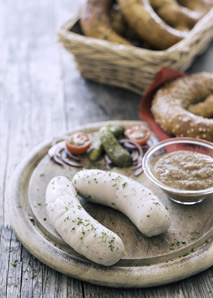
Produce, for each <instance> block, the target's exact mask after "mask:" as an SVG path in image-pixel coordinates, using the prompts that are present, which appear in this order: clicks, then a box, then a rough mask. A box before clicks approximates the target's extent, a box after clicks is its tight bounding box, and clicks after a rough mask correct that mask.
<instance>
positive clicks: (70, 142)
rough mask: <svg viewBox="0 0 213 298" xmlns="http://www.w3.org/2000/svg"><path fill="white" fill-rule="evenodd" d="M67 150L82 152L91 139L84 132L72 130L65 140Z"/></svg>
mask: <svg viewBox="0 0 213 298" xmlns="http://www.w3.org/2000/svg"><path fill="white" fill-rule="evenodd" d="M65 142H66V147H67V150H69V151H70V152H71V153H73V154H77V155H80V154H84V153H85V152H86V151H87V149H88V148H89V147H90V145H91V139H90V137H89V135H88V134H87V133H85V132H74V133H72V134H71V135H70V136H69V138H68V139H66V140H65Z"/></svg>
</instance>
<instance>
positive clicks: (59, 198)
mask: <svg viewBox="0 0 213 298" xmlns="http://www.w3.org/2000/svg"><path fill="white" fill-rule="evenodd" d="M46 209H47V213H48V217H49V220H50V223H51V224H52V225H53V226H54V228H55V229H56V231H57V232H58V233H59V234H60V235H61V237H62V238H63V239H64V241H65V242H66V243H67V244H69V245H70V246H71V247H72V248H73V249H74V250H76V251H77V252H78V253H80V254H82V255H84V256H85V257H86V258H88V259H90V260H92V261H94V262H96V263H98V264H102V265H105V266H111V265H113V264H115V263H117V262H118V261H119V260H120V258H121V257H122V255H123V253H124V252H125V248H124V244H123V242H122V240H121V239H120V237H119V236H118V235H117V234H115V233H113V232H112V231H110V230H109V229H107V228H105V227H104V226H102V225H101V224H100V223H99V222H97V221H96V220H95V219H94V218H92V217H91V216H90V215H89V214H88V213H87V212H86V211H85V210H84V208H83V207H82V206H81V204H80V202H79V199H78V195H77V193H76V190H75V188H74V187H73V185H72V182H71V181H70V180H68V179H67V178H66V177H63V176H58V177H55V178H53V179H52V180H51V181H50V182H49V184H48V186H47V190H46Z"/></svg>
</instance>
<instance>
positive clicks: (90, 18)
mask: <svg viewBox="0 0 213 298" xmlns="http://www.w3.org/2000/svg"><path fill="white" fill-rule="evenodd" d="M111 6H112V0H101V1H100V0H82V1H81V17H80V22H81V28H82V30H83V32H84V34H85V35H87V36H90V37H96V38H99V39H104V40H108V41H112V42H116V43H120V44H124V45H131V43H129V42H128V41H127V40H126V39H124V38H123V37H121V36H120V35H119V34H117V33H116V31H115V30H114V29H113V27H112V24H111V20H110V16H109V10H110V8H111Z"/></svg>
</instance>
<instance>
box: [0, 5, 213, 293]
mask: <svg viewBox="0 0 213 298" xmlns="http://www.w3.org/2000/svg"><path fill="white" fill-rule="evenodd" d="M76 2H77V1H74V0H71V1H66V0H62V1H61V0H55V1H48V0H45V1H31V0H30V1H23V0H22V1H11V0H9V1H7V2H6V1H4V2H3V1H2V2H1V3H0V136H1V138H0V140H1V153H0V268H1V274H0V297H1V298H4V297H35V298H37V297H48V298H51V297H57V298H60V297H169V298H171V297H193V298H194V297H213V268H212V267H211V268H210V269H208V270H206V271H205V272H203V273H200V274H197V275H196V276H193V277H191V278H188V279H186V280H183V281H180V282H177V283H173V284H170V285H166V286H161V287H156V288H149V289H129V290H123V289H112V288H104V287H100V286H95V285H91V284H88V283H86V282H81V281H78V280H75V279H72V278H70V277H67V276H66V275H63V274H60V273H58V272H56V271H54V270H52V269H50V268H48V267H47V266H45V265H43V264H42V263H40V262H39V261H38V260H36V259H35V258H34V257H33V256H32V255H31V254H29V252H28V251H27V250H26V249H25V248H24V247H23V246H22V245H21V243H20V242H19V241H18V240H17V239H16V237H15V236H14V233H13V231H12V229H11V227H10V223H9V221H8V216H7V211H6V203H7V202H6V194H7V191H8V182H9V180H10V177H11V175H12V174H13V172H14V169H15V167H16V166H17V165H18V163H19V162H20V160H21V159H22V158H23V157H24V156H25V155H26V154H28V153H29V152H30V151H31V149H32V148H34V147H35V146H36V145H37V144H39V143H40V142H43V141H44V140H45V139H49V138H51V137H53V136H56V135H60V134H62V133H63V132H64V131H66V130H71V129H72V128H74V127H75V126H77V125H81V124H86V123H90V122H97V121H103V120H112V119H128V120H138V119H139V112H138V107H139V101H140V96H138V95H136V94H133V93H131V92H128V91H126V90H121V89H119V88H112V87H107V86H102V85H99V84H96V83H92V82H88V81H85V80H84V79H83V78H82V77H81V75H80V74H79V72H78V71H77V69H76V65H75V63H74V61H73V58H72V57H71V55H70V54H68V53H66V52H65V50H63V49H62V47H61V46H60V45H58V43H57V37H56V30H57V28H58V27H59V25H61V24H62V23H63V22H64V20H66V19H67V18H69V17H70V15H71V13H72V12H73V11H74V10H75V9H76V6H77V4H76ZM203 70H205V71H209V72H213V44H211V46H210V47H209V49H208V50H207V51H206V52H205V53H204V54H203V55H202V56H200V57H199V58H197V60H196V61H195V62H194V64H193V66H192V67H191V69H190V70H189V71H190V72H198V71H203Z"/></svg>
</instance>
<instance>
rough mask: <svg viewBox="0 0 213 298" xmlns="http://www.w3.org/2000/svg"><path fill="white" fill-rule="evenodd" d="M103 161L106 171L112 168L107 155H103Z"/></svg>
mask: <svg viewBox="0 0 213 298" xmlns="http://www.w3.org/2000/svg"><path fill="white" fill-rule="evenodd" d="M104 160H105V165H106V168H107V170H110V169H111V168H112V161H111V159H110V158H109V156H108V155H106V154H105V155H104Z"/></svg>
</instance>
